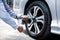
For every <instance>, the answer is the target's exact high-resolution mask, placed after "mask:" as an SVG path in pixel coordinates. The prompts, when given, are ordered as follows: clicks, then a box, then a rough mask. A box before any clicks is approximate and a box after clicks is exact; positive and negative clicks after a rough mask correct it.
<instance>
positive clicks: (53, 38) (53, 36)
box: [36, 33, 60, 40]
mask: <svg viewBox="0 0 60 40" xmlns="http://www.w3.org/2000/svg"><path fill="white" fill-rule="evenodd" d="M58 39H59V40H60V35H57V34H52V33H51V34H50V36H49V37H48V38H46V39H44V40H58ZM36 40H38V39H36Z"/></svg>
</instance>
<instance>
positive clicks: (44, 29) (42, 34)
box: [25, 1, 51, 39]
mask: <svg viewBox="0 0 60 40" xmlns="http://www.w3.org/2000/svg"><path fill="white" fill-rule="evenodd" d="M35 8H36V9H35ZM38 8H40V9H39V10H38V11H36V10H37V9H38ZM33 10H35V11H36V12H37V14H36V15H35V16H34V11H33ZM25 12H26V13H25V15H28V16H29V18H30V19H31V20H30V19H29V20H28V22H26V30H27V32H28V35H29V36H30V37H32V38H34V39H44V38H46V37H47V36H48V35H49V33H50V31H51V27H50V23H49V22H51V20H50V11H49V9H48V7H47V5H46V4H45V3H44V2H43V1H34V2H33V3H31V4H30V5H29V6H28V8H27V9H26V11H25ZM29 12H30V13H31V15H32V16H31V15H30V13H29ZM41 15H44V18H42V19H43V22H42V24H41V23H40V21H39V22H38V21H37V22H36V17H38V16H41ZM32 17H33V18H32ZM42 19H41V18H40V20H42ZM32 20H33V23H32V24H33V27H32V28H31V29H29V28H30V26H31V25H32V24H31V25H28V24H30V21H32ZM34 23H37V26H36V27H35V26H34V25H35V24H34ZM41 25H42V26H41ZM34 27H35V28H34ZM37 27H38V28H39V30H40V31H39V32H38V33H37V31H38V29H37ZM40 27H41V28H40ZM32 30H33V31H32ZM34 30H35V31H34ZM36 30H37V31H36ZM33 32H34V33H33Z"/></svg>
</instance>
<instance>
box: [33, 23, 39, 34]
mask: <svg viewBox="0 0 60 40" xmlns="http://www.w3.org/2000/svg"><path fill="white" fill-rule="evenodd" d="M34 27H35V33H36V34H38V33H40V30H39V28H38V25H37V23H34Z"/></svg>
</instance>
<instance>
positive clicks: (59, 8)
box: [56, 0, 60, 27]
mask: <svg viewBox="0 0 60 40" xmlns="http://www.w3.org/2000/svg"><path fill="white" fill-rule="evenodd" d="M56 2H57V6H56V7H57V19H58V26H59V27H60V0H56Z"/></svg>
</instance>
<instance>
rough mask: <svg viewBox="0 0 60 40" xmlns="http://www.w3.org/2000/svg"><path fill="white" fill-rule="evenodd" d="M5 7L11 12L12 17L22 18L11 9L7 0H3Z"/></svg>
mask: <svg viewBox="0 0 60 40" xmlns="http://www.w3.org/2000/svg"><path fill="white" fill-rule="evenodd" d="M2 2H3V4H4V7H5V9H6V11H7V12H8V13H9V14H10V16H11V17H13V18H15V19H20V17H18V16H17V14H16V13H15V12H13V11H11V10H10V7H9V6H8V4H7V2H6V0H2Z"/></svg>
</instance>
